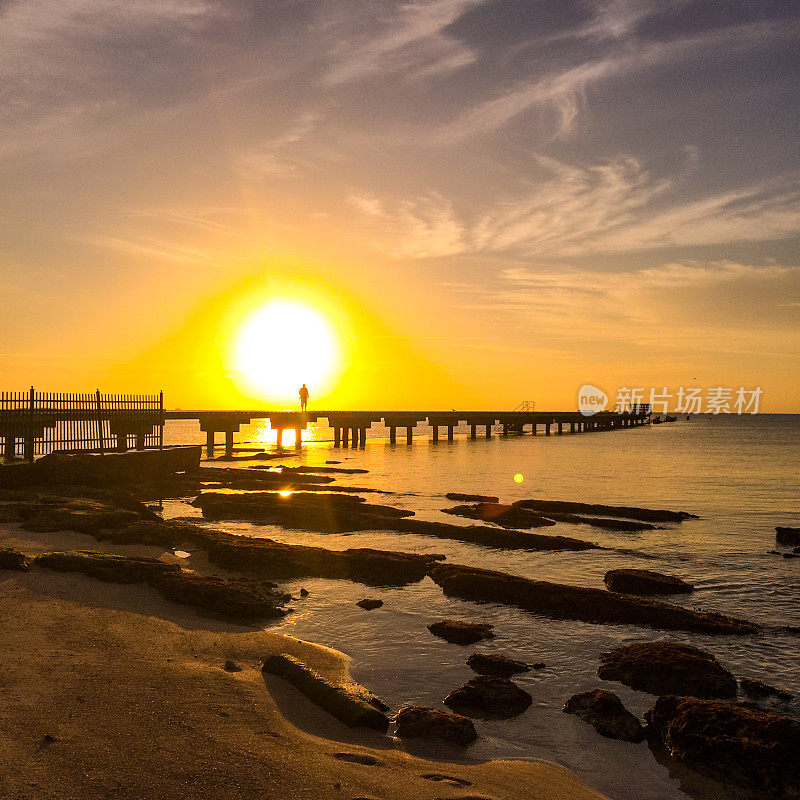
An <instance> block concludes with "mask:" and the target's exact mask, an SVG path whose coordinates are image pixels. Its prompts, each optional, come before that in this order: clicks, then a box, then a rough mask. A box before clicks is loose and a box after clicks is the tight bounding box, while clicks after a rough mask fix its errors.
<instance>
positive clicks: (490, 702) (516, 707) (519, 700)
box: [444, 675, 533, 719]
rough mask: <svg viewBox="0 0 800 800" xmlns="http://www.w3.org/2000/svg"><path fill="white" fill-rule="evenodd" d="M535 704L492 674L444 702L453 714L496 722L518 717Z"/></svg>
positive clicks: (525, 693) (482, 677)
mask: <svg viewBox="0 0 800 800" xmlns="http://www.w3.org/2000/svg"><path fill="white" fill-rule="evenodd" d="M532 702H533V698H532V697H531V696H530V695H529V694H528V693H527V692H526V691H525V690H524V689H520V688H519V686H517V685H516V684H515V683H513V682H512V681H510V680H508V678H493V677H491V676H489V675H477V676H476V677H474V678H472V679H471V680H469V681H467V682H466V683H465V684H464V685H463V686H459V687H458V689H455V690H453V691H452V692H450V694H449V695H447V697H445V699H444V704H445V705H446V706H449V707H450V708H452V709H453V710H454V711H458V712H460V713H463V714H467V715H469V716H487V717H491V718H494V719H507V718H508V717H515V716H517V715H518V714H521V713H522V712H523V711H525V709H526V708H528V706H529V705H530V704H531V703H532Z"/></svg>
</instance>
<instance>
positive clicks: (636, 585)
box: [603, 569, 694, 594]
mask: <svg viewBox="0 0 800 800" xmlns="http://www.w3.org/2000/svg"><path fill="white" fill-rule="evenodd" d="M603 580H604V581H605V584H606V586H607V587H608V588H609V589H610V590H611V591H612V592H621V593H622V594H682V593H685V592H691V591H694V586H692V584H691V583H686V581H682V580H681V579H680V578H675V577H673V576H672V575H662V573H660V572H651V571H650V570H649V569H612V570H609V571H608V572H606V574H605V578H604V579H603Z"/></svg>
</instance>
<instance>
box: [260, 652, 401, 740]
mask: <svg viewBox="0 0 800 800" xmlns="http://www.w3.org/2000/svg"><path fill="white" fill-rule="evenodd" d="M262 669H263V671H264V672H269V673H271V674H272V675H277V676H279V677H281V678H283V679H284V680H285V681H287V682H288V683H291V684H292V686H294V687H295V688H296V689H298V690H299V691H300V692H302V693H303V694H304V695H305V696H306V697H307V698H308V699H309V700H311V701H312V702H313V703H316V704H317V705H318V706H320V707H321V708H324V709H325V710H326V711H327V712H328V713H330V714H332V715H333V716H334V717H336V718H337V719H338V720H340V721H341V722H344V723H345V725H349V726H350V727H351V728H355V727H364V728H373V729H374V730H378V731H385V730H386V729H387V728H388V727H389V718H388V717H387V716H386V715H385V714H383V713H381V712H380V711H378V709H377V708H375V706H374V705H372V703H371V702H370V697H371V695H370V694H369V693H368V692H367V691H366V690H365V689H363V687H359V686H357V685H343V684H335V683H332V682H331V681H329V680H328V679H327V678H323V677H322V676H321V675H319V674H318V673H317V672H315V671H314V670H313V669H311V667H309V666H308V665H306V664H304V663H303V662H302V661H299V660H298V659H296V658H294V657H292V656H289V655H272V656H269V657H268V658H267V659H265V661H264V666H263V668H262Z"/></svg>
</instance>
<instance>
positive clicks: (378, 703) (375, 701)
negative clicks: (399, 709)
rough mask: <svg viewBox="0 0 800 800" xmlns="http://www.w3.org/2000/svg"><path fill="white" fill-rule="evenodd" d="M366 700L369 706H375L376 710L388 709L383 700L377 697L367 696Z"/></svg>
mask: <svg viewBox="0 0 800 800" xmlns="http://www.w3.org/2000/svg"><path fill="white" fill-rule="evenodd" d="M367 702H368V703H369V704H370V705H371V706H375V708H377V709H378V711H388V710H389V706H387V705H386V703H384V702H383V700H381V699H380V698H379V697H369V698H367Z"/></svg>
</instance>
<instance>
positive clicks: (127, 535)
mask: <svg viewBox="0 0 800 800" xmlns="http://www.w3.org/2000/svg"><path fill="white" fill-rule="evenodd" d="M94 536H95V538H97V539H100V540H102V541H106V542H114V543H115V544H143V545H149V546H153V547H163V548H164V549H169V548H175V547H178V546H179V545H181V544H185V543H193V542H195V541H196V539H197V537H198V528H197V526H194V525H186V524H183V523H180V522H174V521H165V520H158V521H152V520H139V521H137V522H134V523H132V524H128V525H125V526H123V527H121V528H116V529H111V530H101V531H98V532H97V533H95V534H94Z"/></svg>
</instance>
